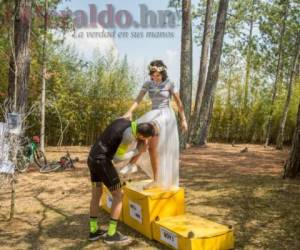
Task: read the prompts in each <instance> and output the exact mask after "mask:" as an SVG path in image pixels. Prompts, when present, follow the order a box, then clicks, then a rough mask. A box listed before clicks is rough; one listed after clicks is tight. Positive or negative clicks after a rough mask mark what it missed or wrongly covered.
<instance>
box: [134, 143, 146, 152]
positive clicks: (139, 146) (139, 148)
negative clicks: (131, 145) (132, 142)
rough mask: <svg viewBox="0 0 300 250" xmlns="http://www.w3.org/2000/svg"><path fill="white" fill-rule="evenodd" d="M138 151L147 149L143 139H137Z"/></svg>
mask: <svg viewBox="0 0 300 250" xmlns="http://www.w3.org/2000/svg"><path fill="white" fill-rule="evenodd" d="M137 149H138V151H139V153H144V152H146V151H147V150H148V144H147V142H145V141H139V142H138V145H137Z"/></svg>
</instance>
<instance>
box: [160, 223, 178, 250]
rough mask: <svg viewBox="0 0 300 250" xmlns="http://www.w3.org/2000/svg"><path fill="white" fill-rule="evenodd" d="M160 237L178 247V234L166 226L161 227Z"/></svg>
mask: <svg viewBox="0 0 300 250" xmlns="http://www.w3.org/2000/svg"><path fill="white" fill-rule="evenodd" d="M160 239H161V240H162V241H164V242H166V243H168V244H170V245H171V246H173V247H174V248H176V249H178V241H177V235H176V234H174V233H172V232H170V231H169V230H167V229H165V228H162V227H161V228H160Z"/></svg>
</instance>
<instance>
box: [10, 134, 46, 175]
mask: <svg viewBox="0 0 300 250" xmlns="http://www.w3.org/2000/svg"><path fill="white" fill-rule="evenodd" d="M21 140H22V142H21V148H20V149H19V150H18V151H17V164H16V169H17V171H19V172H21V173H23V172H25V171H26V170H27V168H28V167H29V166H30V165H31V164H32V163H35V164H36V165H37V166H38V167H39V168H40V169H42V168H45V167H46V166H47V159H46V156H45V154H44V153H43V151H42V150H41V149H40V138H39V136H33V137H32V139H28V138H26V137H24V138H22V139H21Z"/></svg>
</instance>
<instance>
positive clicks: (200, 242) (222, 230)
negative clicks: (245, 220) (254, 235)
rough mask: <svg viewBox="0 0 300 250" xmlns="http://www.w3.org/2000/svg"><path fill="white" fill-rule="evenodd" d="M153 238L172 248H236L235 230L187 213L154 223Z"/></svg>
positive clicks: (203, 249) (195, 249) (214, 249)
mask: <svg viewBox="0 0 300 250" xmlns="http://www.w3.org/2000/svg"><path fill="white" fill-rule="evenodd" d="M152 226H153V238H154V239H155V240H157V241H159V242H161V243H163V244H165V245H166V246H168V247H170V248H172V249H179V250H228V249H233V248H234V237H233V230H232V229H231V228H230V227H228V226H224V225H220V224H218V223H215V222H212V221H209V220H206V219H203V218H201V217H198V216H195V215H191V214H185V215H179V216H174V217H168V218H162V219H160V220H158V221H155V222H154V223H153V224H152Z"/></svg>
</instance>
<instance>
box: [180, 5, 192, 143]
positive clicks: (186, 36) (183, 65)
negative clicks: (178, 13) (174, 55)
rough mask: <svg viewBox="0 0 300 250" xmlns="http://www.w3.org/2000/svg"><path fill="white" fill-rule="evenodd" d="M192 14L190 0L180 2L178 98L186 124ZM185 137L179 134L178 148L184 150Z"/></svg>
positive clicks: (190, 82)
mask: <svg viewBox="0 0 300 250" xmlns="http://www.w3.org/2000/svg"><path fill="white" fill-rule="evenodd" d="M192 54H193V41H192V13H191V0H182V34H181V62H180V98H181V100H182V103H183V106H184V112H185V115H186V119H187V123H189V119H190V113H191V104H192V86H193V79H192V78H193V77H192V75H193V69H192V64H193V62H192V60H193V58H192ZM186 139H187V136H186V135H184V134H182V133H180V146H181V148H185V144H186Z"/></svg>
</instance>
